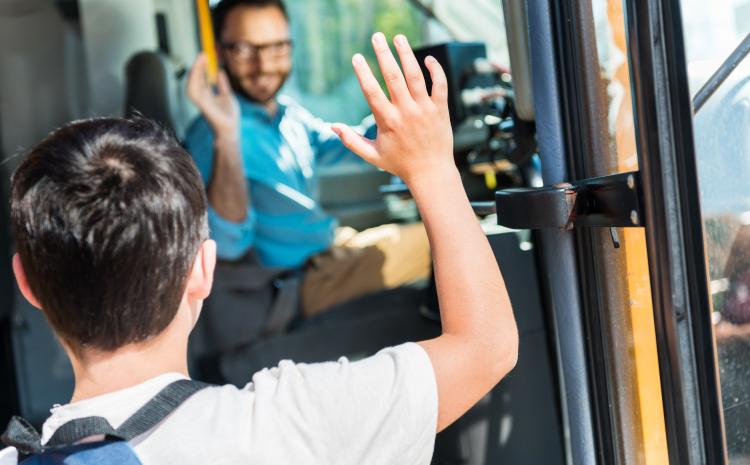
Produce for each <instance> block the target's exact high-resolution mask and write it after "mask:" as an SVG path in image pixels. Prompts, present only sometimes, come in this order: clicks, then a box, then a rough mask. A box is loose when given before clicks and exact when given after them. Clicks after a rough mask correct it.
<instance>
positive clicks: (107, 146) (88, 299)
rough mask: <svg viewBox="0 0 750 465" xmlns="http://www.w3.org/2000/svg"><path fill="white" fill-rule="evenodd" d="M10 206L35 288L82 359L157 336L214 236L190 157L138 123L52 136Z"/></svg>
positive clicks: (87, 123) (107, 122)
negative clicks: (88, 351)
mask: <svg viewBox="0 0 750 465" xmlns="http://www.w3.org/2000/svg"><path fill="white" fill-rule="evenodd" d="M10 207H11V223H12V227H13V234H14V236H15V240H16V246H17V248H18V254H19V256H20V258H21V263H22V265H23V270H24V273H25V274H26V277H27V281H28V283H29V287H30V289H31V291H32V293H33V294H34V297H35V298H36V299H37V300H38V301H39V303H40V305H41V307H42V310H43V312H44V314H45V316H46V318H47V320H48V321H49V323H50V324H51V326H52V328H53V329H54V330H55V332H56V333H57V334H58V336H59V337H61V338H62V339H63V341H65V343H66V344H67V345H68V346H70V347H71V348H72V349H73V350H75V351H78V350H79V349H80V348H82V347H86V348H93V349H97V350H101V351H113V350H116V349H118V348H120V347H122V346H124V345H126V344H129V343H135V342H141V341H145V340H147V339H150V338H152V337H153V336H156V335H158V334H159V333H160V332H162V331H163V330H164V329H165V328H166V327H167V326H168V325H169V323H170V322H171V321H172V319H173V318H174V316H175V314H176V312H177V309H178V308H179V305H180V302H181V300H182V296H183V293H184V291H185V286H186V284H187V278H188V275H189V273H190V270H191V269H192V265H193V262H194V260H195V257H196V255H197V252H198V250H199V248H200V246H201V244H202V243H203V241H204V240H205V239H207V236H208V226H207V224H208V223H207V216H206V215H207V213H206V196H205V192H204V188H203V183H202V181H201V177H200V175H199V173H198V171H197V169H196V167H195V164H194V163H193V161H192V158H191V157H190V155H188V153H187V152H185V150H184V149H182V148H181V147H180V145H179V144H178V143H177V142H176V141H175V140H174V139H173V138H172V137H171V136H170V135H169V134H168V133H167V132H165V131H164V130H163V129H162V128H160V127H159V126H158V125H157V124H155V123H153V122H151V121H148V120H146V119H143V118H138V117H136V118H133V119H120V118H97V119H90V120H83V121H77V122H73V123H70V124H68V125H67V126H65V127H63V128H61V129H59V130H57V131H55V132H54V133H52V134H51V135H50V136H49V137H47V138H46V139H45V140H43V141H42V142H41V143H39V145H37V146H36V147H34V148H32V149H31V150H29V151H28V153H27V155H26V157H25V159H24V160H23V161H22V162H21V164H20V165H19V166H18V168H17V169H16V170H15V172H14V174H13V178H12V181H11V190H10Z"/></svg>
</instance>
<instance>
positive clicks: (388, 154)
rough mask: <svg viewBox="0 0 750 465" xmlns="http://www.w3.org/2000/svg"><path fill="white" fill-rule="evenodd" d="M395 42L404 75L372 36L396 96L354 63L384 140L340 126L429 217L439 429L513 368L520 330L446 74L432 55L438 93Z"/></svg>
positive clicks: (349, 142)
mask: <svg viewBox="0 0 750 465" xmlns="http://www.w3.org/2000/svg"><path fill="white" fill-rule="evenodd" d="M394 43H395V44H396V50H397V51H398V54H399V56H400V58H401V63H402V66H403V68H404V73H405V74H406V80H405V79H404V75H403V74H402V73H401V70H400V69H399V67H398V64H397V63H396V60H395V58H394V57H393V54H392V53H391V52H390V49H389V48H388V44H387V42H386V39H385V37H384V36H383V34H380V33H377V34H375V35H374V36H373V46H374V48H375V52H376V54H377V57H378V62H379V64H380V68H381V70H382V72H383V76H384V78H385V81H386V85H387V86H388V90H389V92H390V94H391V99H390V101H389V100H388V99H387V98H386V96H385V94H384V93H383V91H382V90H381V89H380V86H379V84H378V82H377V81H376V79H375V77H374V76H373V74H372V72H371V70H370V68H369V67H368V66H367V63H366V62H365V61H364V59H363V58H362V56H361V55H355V56H354V58H353V60H352V62H353V64H354V69H355V71H356V73H357V77H358V78H359V82H360V85H361V86H362V91H363V92H364V94H365V97H366V98H367V101H368V102H369V104H370V108H372V111H373V114H374V116H375V120H376V122H377V125H378V135H377V139H375V140H374V141H372V140H368V139H366V138H364V137H362V136H360V135H359V134H357V133H356V132H354V131H353V130H352V129H351V128H348V127H347V126H345V125H343V124H339V123H337V124H335V125H333V130H334V131H335V132H336V133H338V134H340V136H341V139H342V141H343V142H344V144H345V145H346V146H347V147H349V148H350V149H351V150H352V151H354V152H355V153H357V154H358V155H360V156H361V157H362V158H364V159H365V160H367V161H369V162H370V163H372V164H374V165H376V166H378V167H380V168H383V169H384V170H386V171H389V172H390V173H392V174H394V175H396V176H398V177H400V178H401V179H403V180H404V182H406V184H407V185H408V187H409V190H410V191H411V193H412V195H413V196H414V199H415V200H416V202H417V205H418V206H419V210H420V212H421V214H422V219H423V220H424V223H425V227H426V228H427V234H428V237H429V239H430V245H431V247H432V256H433V261H434V266H435V279H436V281H437V289H438V296H439V299H440V313H441V318H442V324H443V334H442V336H440V337H438V338H436V339H433V340H430V341H423V342H420V343H419V344H420V345H421V346H422V347H423V348H424V349H425V351H426V352H427V353H428V355H429V356H430V360H431V361H432V365H433V369H434V371H435V377H436V380H437V388H438V431H441V430H443V429H444V428H445V427H447V426H448V425H450V424H451V423H452V422H454V421H455V420H456V419H457V418H458V417H460V416H461V415H462V414H463V413H465V412H466V411H467V410H468V409H469V408H470V407H471V406H472V405H474V404H475V403H476V402H477V401H479V399H481V398H482V397H483V396H484V395H485V394H487V392H489V391H490V390H491V389H492V388H493V387H494V386H495V385H496V384H497V383H498V381H500V379H501V378H502V377H503V376H505V375H506V374H507V373H508V372H509V371H510V370H511V369H512V368H513V367H514V366H515V363H516V359H517V356H518V355H517V354H518V331H517V329H516V324H515V320H514V318H513V311H512V309H511V305H510V300H509V298H508V293H507V291H506V289H505V285H504V283H503V278H502V276H501V275H500V269H499V268H498V265H497V262H496V260H495V258H494V254H493V252H492V249H491V248H490V246H489V243H488V242H487V238H486V237H485V235H484V233H483V231H482V229H481V227H480V225H479V222H478V221H477V218H476V216H475V215H474V212H473V211H472V209H471V206H470V204H469V201H468V199H467V198H466V193H465V191H464V189H463V186H462V184H461V179H460V177H459V174H458V171H457V169H456V166H455V163H454V161H453V152H452V151H453V143H452V139H453V136H452V132H451V126H450V120H449V115H448V104H447V90H448V87H447V80H446V77H445V74H444V73H443V70H442V68H441V67H440V65H439V64H438V62H437V61H436V60H435V59H434V58H431V57H428V58H427V59H426V61H425V63H426V65H427V68H428V69H429V70H430V73H431V75H432V81H433V88H432V96H431V97H430V96H429V95H428V94H427V89H426V87H425V82H424V77H423V76H422V71H421V69H420V67H419V64H418V63H417V61H416V58H415V57H414V54H413V53H412V51H411V48H410V47H409V44H408V43H407V41H406V38H405V37H404V36H402V35H399V36H396V38H395V40H394Z"/></svg>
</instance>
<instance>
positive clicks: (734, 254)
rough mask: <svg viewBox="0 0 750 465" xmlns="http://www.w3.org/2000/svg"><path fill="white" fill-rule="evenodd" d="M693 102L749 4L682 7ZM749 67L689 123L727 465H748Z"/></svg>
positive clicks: (740, 0)
mask: <svg viewBox="0 0 750 465" xmlns="http://www.w3.org/2000/svg"><path fill="white" fill-rule="evenodd" d="M682 11H683V23H684V28H685V37H686V44H687V55H688V73H689V76H690V88H691V91H692V93H693V95H694V94H695V93H696V92H697V91H698V89H699V88H700V86H702V85H703V83H704V82H705V81H706V80H707V79H708V78H709V77H710V76H711V74H713V73H714V72H715V71H716V69H717V68H718V67H719V66H720V65H721V63H722V62H723V61H724V60H725V59H726V58H727V57H728V56H729V54H730V53H731V52H732V51H733V50H734V48H735V47H737V45H739V43H740V42H741V40H742V39H743V38H744V37H745V36H746V35H747V34H748V33H750V2H748V1H747V0H715V1H712V2H711V7H710V8H708V6H707V5H706V4H705V3H704V2H699V1H697V0H682ZM748 129H750V63H748V62H747V60H746V62H745V63H742V64H741V65H740V66H739V67H738V68H737V69H736V70H735V71H734V72H733V73H732V74H731V75H730V76H729V78H728V79H727V81H726V82H725V83H724V84H723V85H722V86H721V87H720V88H719V90H718V91H717V92H716V94H714V95H713V97H711V99H710V100H709V101H708V103H706V105H705V106H704V107H703V108H702V109H701V110H700V112H698V114H696V115H695V119H694V131H695V141H696V150H697V155H698V174H699V178H700V192H701V203H702V207H703V219H704V225H705V231H706V249H707V254H708V266H709V271H710V276H711V284H710V286H711V294H712V300H713V313H712V315H711V316H712V320H713V322H714V334H715V336H716V349H717V356H718V366H719V378H720V381H721V398H722V404H723V410H724V426H725V430H726V436H727V452H728V454H729V463H730V464H747V463H750V389H748V386H750V137H749V136H750V132H748Z"/></svg>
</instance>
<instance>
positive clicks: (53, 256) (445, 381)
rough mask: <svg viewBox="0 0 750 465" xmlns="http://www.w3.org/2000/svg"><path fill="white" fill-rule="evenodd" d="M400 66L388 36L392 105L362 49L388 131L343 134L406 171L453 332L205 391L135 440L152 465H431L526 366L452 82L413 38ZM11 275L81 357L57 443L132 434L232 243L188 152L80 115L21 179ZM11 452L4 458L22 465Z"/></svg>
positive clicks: (364, 81)
mask: <svg viewBox="0 0 750 465" xmlns="http://www.w3.org/2000/svg"><path fill="white" fill-rule="evenodd" d="M394 42H395V45H396V49H397V51H398V53H399V56H400V58H401V63H402V66H403V69H404V74H405V76H406V78H404V74H402V73H401V71H400V70H399V67H398V65H397V63H396V60H395V58H394V57H393V55H392V54H391V52H390V50H389V48H388V44H387V43H386V40H385V37H384V36H383V35H382V34H380V33H378V34H375V35H374V36H373V46H374V48H375V51H376V54H377V56H378V61H379V64H380V67H381V69H382V71H383V76H384V77H385V80H386V84H387V86H388V90H389V92H390V96H391V99H390V100H388V99H387V98H386V96H385V95H384V93H383V92H382V90H381V89H380V87H379V85H378V83H377V81H376V79H375V78H374V76H373V75H372V72H371V71H370V69H369V67H368V66H367V64H366V63H365V61H364V59H363V58H362V56H361V55H355V56H354V58H353V60H352V62H353V65H354V69H355V71H356V73H357V76H358V78H359V82H360V85H361V86H362V90H363V92H364V94H365V96H366V97H367V100H368V102H369V104H370V106H371V108H372V110H373V114H374V115H375V119H376V120H377V124H378V128H379V131H378V136H377V139H376V140H374V141H371V140H367V139H365V138H364V137H361V136H359V135H358V134H357V133H355V132H354V131H353V130H352V129H351V128H348V127H346V126H344V125H342V124H335V125H334V126H333V130H334V131H335V132H336V133H337V134H338V135H339V136H340V137H341V139H342V141H343V142H344V144H345V145H346V146H347V147H349V148H350V149H351V150H353V151H354V152H356V153H357V154H358V155H360V156H361V157H362V158H364V159H365V160H367V161H369V162H370V163H373V164H375V165H377V166H379V167H381V168H383V169H385V170H387V171H389V172H391V173H392V174H394V175H396V176H398V177H400V178H401V179H403V180H404V181H405V182H406V184H407V185H408V186H409V188H410V191H411V193H412V194H413V196H414V198H415V200H416V202H417V204H418V206H419V208H420V211H421V213H422V217H423V219H424V222H425V226H426V228H427V232H428V235H429V238H430V243H431V246H432V253H433V257H434V262H435V277H436V280H437V286H438V294H439V297H440V309H441V313H442V315H441V316H442V323H443V334H442V335H441V336H440V337H438V338H436V339H433V340H430V341H422V342H419V343H418V344H413V343H409V344H404V345H401V346H398V347H394V348H388V349H384V350H382V351H381V352H379V353H378V354H376V355H374V356H372V357H369V358H367V359H364V360H361V361H358V362H354V363H351V362H349V361H347V360H346V359H344V358H342V359H340V360H339V361H338V362H329V363H321V364H312V365H305V364H297V365H295V364H294V363H292V362H290V361H282V362H281V363H280V364H279V366H278V367H277V368H273V369H271V370H263V371H261V372H259V373H257V374H256V375H255V376H254V377H253V383H251V384H249V385H248V386H246V387H245V388H244V389H237V388H235V387H233V386H221V387H219V386H216V387H208V388H205V389H203V390H201V391H199V392H197V393H195V394H193V395H192V396H191V397H190V398H188V399H187V400H186V401H185V402H184V403H183V404H182V405H181V406H180V407H178V408H177V409H176V410H174V411H173V412H172V413H171V414H170V415H169V416H167V417H166V418H165V419H164V420H163V421H161V422H160V423H159V424H158V425H157V426H156V427H154V428H152V429H150V430H149V431H147V432H146V433H143V434H141V435H139V436H137V437H135V438H134V439H133V440H131V441H130V442H129V443H130V445H131V446H133V448H134V450H135V452H136V453H137V454H138V457H139V459H140V460H141V461H142V463H144V464H147V465H148V464H157V463H196V464H197V463H209V462H211V463H213V462H222V463H229V462H230V461H231V462H239V463H252V464H263V463H269V464H270V463H273V464H280V463H289V464H292V463H294V464H298V463H321V464H323V463H342V464H355V463H356V464H363V463H388V464H394V463H409V464H411V463H416V464H427V463H429V462H430V458H431V455H432V448H433V442H434V438H435V434H436V432H439V431H441V430H442V429H444V428H445V427H446V426H448V425H450V424H451V423H452V422H453V421H455V420H456V419H457V418H458V417H459V416H461V415H462V414H463V413H464V412H466V410H468V409H469V408H470V407H471V406H472V405H473V404H474V403H475V402H477V401H478V400H479V399H480V398H482V396H484V395H485V394H486V393H487V392H488V391H489V390H490V389H491V388H492V387H493V386H494V385H495V384H496V383H497V382H498V381H499V380H500V379H501V378H502V377H503V376H505V374H507V373H508V371H510V370H511V369H512V367H513V366H514V364H515V361H516V357H517V349H518V334H517V330H516V326H515V322H514V320H513V313H512V310H511V306H510V301H509V299H508V295H507V292H506V290H505V286H504V284H503V280H502V276H501V275H500V271H499V269H498V266H497V263H496V262H495V259H494V256H493V254H492V251H491V249H490V247H489V244H488V243H487V240H486V238H485V237H484V234H483V232H482V230H481V228H480V227H479V224H478V222H477V220H476V217H475V216H474V214H473V212H472V210H471V207H470V206H469V202H468V200H467V198H466V195H465V193H464V190H463V187H462V185H461V181H460V178H459V175H458V172H457V170H456V167H455V165H454V162H453V155H452V140H451V137H452V136H451V128H450V122H449V117H448V106H447V82H446V78H445V75H444V73H443V70H442V69H441V67H440V66H439V65H438V63H437V61H435V60H434V59H432V58H428V59H427V60H426V65H427V67H428V69H429V70H430V72H431V74H432V79H433V82H434V86H433V89H432V96H429V95H428V93H427V89H426V88H425V83H424V79H423V76H422V73H421V71H420V68H419V65H418V63H417V61H416V59H415V58H414V55H413V53H412V51H411V48H410V47H409V45H408V43H407V41H406V38H405V37H404V36H402V35H399V36H396V38H395V40H394ZM11 219H12V224H13V232H14V235H15V238H16V242H17V245H18V254H17V255H15V256H14V258H13V269H14V272H15V274H16V277H17V280H18V284H19V287H20V289H21V292H22V293H23V294H24V296H25V297H26V298H27V299H28V300H29V301H30V302H31V303H32V304H34V305H35V306H37V307H39V308H40V309H42V311H43V312H44V314H45V316H46V318H47V319H48V320H49V322H50V324H51V326H52V328H53V329H54V331H55V332H56V334H57V335H58V336H59V338H60V340H61V342H62V344H63V346H64V347H65V349H66V351H67V352H68V355H69V356H70V359H71V362H72V364H73V369H74V371H75V376H76V386H75V391H74V393H73V398H72V399H71V402H70V404H68V405H64V406H59V407H55V408H54V409H52V416H51V417H50V418H49V419H48V420H47V421H46V422H45V424H44V428H43V431H42V443H46V442H47V441H48V440H49V439H50V438H51V437H52V436H53V434H54V433H55V431H56V430H57V429H58V428H60V426H61V425H63V424H65V423H67V422H68V421H70V420H73V419H77V418H84V417H91V416H101V417H104V418H105V419H106V420H107V421H108V422H109V424H111V425H112V426H113V427H114V428H117V427H118V426H119V425H120V424H122V423H123V422H124V421H125V420H126V419H127V418H128V417H130V416H131V415H133V413H134V412H135V411H136V410H138V409H139V408H140V407H141V406H143V405H144V404H145V403H146V402H148V401H149V400H150V399H151V398H152V397H154V396H155V395H156V394H157V393H158V392H159V391H160V390H162V389H163V388H164V387H165V386H167V385H168V384H170V383H172V382H174V381H175V380H179V379H186V378H187V377H188V372H187V356H186V353H187V340H188V335H189V333H190V331H191V329H192V328H193V325H194V324H195V321H196V320H197V318H198V315H199V313H200V307H201V302H202V300H203V299H205V298H206V296H208V294H209V292H210V289H211V283H212V273H213V268H214V264H215V261H216V245H215V244H214V243H213V241H211V240H207V239H206V238H207V230H206V198H205V194H204V191H203V187H202V185H201V179H200V175H199V174H198V172H197V171H196V169H195V167H194V165H193V164H192V162H191V161H190V156H189V155H188V154H187V153H185V152H184V151H183V150H182V149H181V148H180V147H179V146H178V145H177V144H176V143H175V142H173V141H172V140H171V139H170V138H169V137H168V136H167V135H165V134H164V133H163V132H162V131H161V130H159V129H158V128H156V127H155V126H153V125H152V124H151V123H149V122H147V121H144V120H138V119H136V120H119V119H114V118H109V119H98V120H89V121H82V122H76V123H72V124H70V125H68V126H67V127H65V128H62V129H61V130H59V131H57V132H55V133H53V134H52V135H51V136H50V137H48V138H47V139H46V140H45V141H43V142H42V143H40V144H39V145H38V146H36V147H35V148H33V149H32V150H31V151H30V152H29V154H28V156H27V157H26V159H25V160H24V161H23V162H22V163H21V165H20V166H19V167H18V169H17V170H16V172H15V173H14V175H13V181H12V187H11ZM16 461H17V453H16V450H15V449H13V448H7V449H5V450H3V451H2V452H0V465H9V464H15V463H16Z"/></svg>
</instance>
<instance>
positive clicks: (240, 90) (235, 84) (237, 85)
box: [229, 73, 289, 105]
mask: <svg viewBox="0 0 750 465" xmlns="http://www.w3.org/2000/svg"><path fill="white" fill-rule="evenodd" d="M274 75H277V76H281V80H280V82H279V84H278V86H277V87H276V88H275V89H273V91H272V92H271V93H270V94H269V95H268V96H266V97H264V98H259V97H258V96H253V95H251V94H250V93H249V92H248V91H247V90H246V89H245V88H244V87H243V86H242V82H241V80H240V79H238V78H237V77H236V76H232V75H231V74H230V75H229V83H230V84H231V85H232V89H233V90H234V91H235V92H236V93H237V94H238V95H240V96H241V97H243V98H245V99H247V100H249V101H251V102H253V103H257V104H259V105H265V104H267V103H268V102H270V101H271V100H273V99H274V98H276V95H277V94H278V93H279V91H280V90H281V88H282V87H283V86H284V83H285V82H286V79H287V78H288V77H289V73H286V74H281V73H274Z"/></svg>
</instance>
